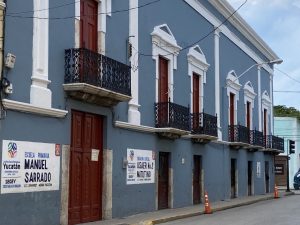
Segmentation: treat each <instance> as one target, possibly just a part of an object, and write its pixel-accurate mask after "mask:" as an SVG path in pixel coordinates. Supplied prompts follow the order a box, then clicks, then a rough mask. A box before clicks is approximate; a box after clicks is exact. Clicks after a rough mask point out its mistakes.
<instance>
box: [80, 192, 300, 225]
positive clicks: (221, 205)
mask: <svg viewBox="0 0 300 225" xmlns="http://www.w3.org/2000/svg"><path fill="white" fill-rule="evenodd" d="M293 194H294V193H293V192H289V193H286V192H285V191H283V190H281V191H279V196H280V197H285V196H288V195H293ZM271 199H274V195H273V193H270V194H266V195H258V196H250V197H242V198H236V199H229V200H226V201H219V202H213V203H211V208H212V210H213V212H216V211H221V210H226V209H230V208H234V207H239V206H244V205H249V204H253V203H256V202H259V201H265V200H271ZM203 213H204V205H203V204H200V205H196V206H189V207H184V208H176V209H164V210H159V211H154V212H148V213H141V214H137V215H133V216H129V217H125V218H121V219H112V220H104V221H97V222H92V223H85V225H152V224H159V223H164V222H169V221H173V220H178V219H183V218H187V217H192V216H198V215H202V214H203Z"/></svg>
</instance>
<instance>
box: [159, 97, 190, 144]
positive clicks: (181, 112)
mask: <svg viewBox="0 0 300 225" xmlns="http://www.w3.org/2000/svg"><path fill="white" fill-rule="evenodd" d="M154 108H155V127H156V128H158V129H156V132H157V133H158V134H159V135H160V136H162V137H167V138H170V139H176V138H180V137H181V136H182V135H185V134H188V133H189V130H190V112H189V108H188V107H184V106H181V105H178V104H175V103H172V102H170V101H169V102H159V103H155V106H154Z"/></svg>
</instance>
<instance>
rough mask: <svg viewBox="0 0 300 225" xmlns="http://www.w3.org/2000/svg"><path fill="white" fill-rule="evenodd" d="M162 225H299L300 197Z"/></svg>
mask: <svg viewBox="0 0 300 225" xmlns="http://www.w3.org/2000/svg"><path fill="white" fill-rule="evenodd" d="M164 225H300V195H299V194H298V193H297V194H296V195H293V196H289V197H285V198H280V199H277V200H269V201H263V202H259V203H256V204H252V205H248V206H243V207H239V208H233V209H229V210H225V211H220V212H215V213H213V214H211V215H201V216H196V217H191V218H187V219H182V220H176V221H172V222H169V223H164Z"/></svg>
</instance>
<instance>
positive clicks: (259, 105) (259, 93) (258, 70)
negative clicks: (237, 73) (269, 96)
mask: <svg viewBox="0 0 300 225" xmlns="http://www.w3.org/2000/svg"><path fill="white" fill-rule="evenodd" d="M260 70H261V67H260V66H258V67H257V87H258V90H257V94H258V96H257V97H258V130H259V131H262V120H261V116H262V112H261V76H260Z"/></svg>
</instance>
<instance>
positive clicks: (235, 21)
mask: <svg viewBox="0 0 300 225" xmlns="http://www.w3.org/2000/svg"><path fill="white" fill-rule="evenodd" d="M209 2H210V3H211V4H212V5H213V6H214V7H215V8H216V9H217V10H218V11H219V12H220V13H221V14H222V15H223V16H224V17H225V18H228V17H230V18H229V21H230V23H231V24H232V25H233V26H234V27H235V28H237V30H238V31H239V32H241V34H242V35H244V36H245V37H246V38H247V39H248V40H249V41H250V42H251V43H252V44H253V45H254V46H255V47H256V48H257V49H258V50H259V51H261V52H262V53H263V54H264V55H266V56H267V58H269V59H270V60H274V59H278V58H279V57H278V56H277V55H276V53H275V52H274V51H273V50H272V49H271V48H270V47H269V46H268V45H267V44H266V43H265V42H264V41H263V40H262V39H261V38H260V36H259V35H258V34H257V33H256V32H255V31H254V30H253V29H252V28H251V27H250V26H249V25H248V23H247V22H246V21H245V20H244V19H243V18H242V17H241V16H240V15H239V13H235V14H234V15H232V13H234V11H235V9H234V8H233V7H232V6H231V5H230V4H229V3H228V2H227V1H225V0H219V1H216V0H209ZM231 15H232V16H231Z"/></svg>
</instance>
